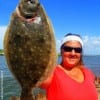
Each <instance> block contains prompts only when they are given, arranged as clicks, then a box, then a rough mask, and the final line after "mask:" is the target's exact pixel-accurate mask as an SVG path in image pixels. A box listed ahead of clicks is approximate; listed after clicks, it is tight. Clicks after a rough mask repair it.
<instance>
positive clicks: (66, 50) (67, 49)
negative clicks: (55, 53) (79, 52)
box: [63, 46, 73, 52]
mask: <svg viewBox="0 0 100 100" xmlns="http://www.w3.org/2000/svg"><path fill="white" fill-rule="evenodd" d="M63 49H64V51H65V52H71V51H72V49H73V48H71V47H68V46H64V47H63Z"/></svg>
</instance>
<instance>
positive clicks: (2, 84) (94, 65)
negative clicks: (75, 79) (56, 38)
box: [0, 56, 100, 100]
mask: <svg viewBox="0 0 100 100" xmlns="http://www.w3.org/2000/svg"><path fill="white" fill-rule="evenodd" d="M83 60H84V63H85V65H86V66H87V67H88V68H90V69H91V70H92V71H93V72H94V73H95V75H97V76H98V77H100V56H85V57H84V58H83ZM60 61H61V58H60V57H59V58H58V63H60ZM20 91H21V88H20V85H19V84H18V82H17V81H16V80H15V78H14V77H13V75H12V74H11V72H10V71H9V69H8V67H7V64H6V61H5V57H4V56H0V100H9V98H10V97H11V96H14V95H15V96H19V95H20ZM38 92H44V91H43V90H41V89H39V88H36V89H35V91H34V94H36V93H38Z"/></svg>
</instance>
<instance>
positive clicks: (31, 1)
mask: <svg viewBox="0 0 100 100" xmlns="http://www.w3.org/2000/svg"><path fill="white" fill-rule="evenodd" d="M39 6H40V3H39V2H38V0H21V2H20V4H19V7H18V8H19V11H20V14H21V16H23V17H24V18H26V19H28V18H33V17H35V16H36V14H37V11H38V9H39Z"/></svg>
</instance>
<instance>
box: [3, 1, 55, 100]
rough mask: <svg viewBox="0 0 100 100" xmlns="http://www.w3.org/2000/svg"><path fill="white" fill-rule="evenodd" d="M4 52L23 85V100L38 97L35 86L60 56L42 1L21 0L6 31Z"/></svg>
mask: <svg viewBox="0 0 100 100" xmlns="http://www.w3.org/2000/svg"><path fill="white" fill-rule="evenodd" d="M4 53H5V57H6V60H7V64H8V67H9V69H10V70H11V72H12V73H13V75H14V76H15V78H16V79H17V80H18V82H19V84H20V85H21V88H22V91H21V96H20V97H21V100H34V98H33V94H32V90H33V88H34V87H35V86H36V85H37V84H38V85H39V84H41V83H42V82H43V81H44V80H45V79H46V78H47V77H48V76H49V75H50V74H51V72H52V71H53V69H54V68H55V67H54V66H55V64H56V59H57V56H56V43H55V36H54V31H53V27H52V25H51V22H50V20H49V18H48V16H47V14H46V12H45V10H44V9H43V6H42V5H41V4H40V3H39V1H38V0H20V2H19V4H18V6H17V7H16V10H15V11H14V12H13V13H12V16H11V20H10V23H9V26H8V28H7V31H6V33H5V37H4Z"/></svg>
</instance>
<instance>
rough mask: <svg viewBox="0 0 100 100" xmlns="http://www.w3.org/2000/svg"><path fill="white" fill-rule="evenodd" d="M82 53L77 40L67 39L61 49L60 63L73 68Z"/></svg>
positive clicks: (78, 61)
mask: <svg viewBox="0 0 100 100" xmlns="http://www.w3.org/2000/svg"><path fill="white" fill-rule="evenodd" d="M81 54H82V48H81V44H80V43H79V42H77V41H69V42H66V43H65V44H64V46H63V47H62V49H61V55H62V64H63V66H64V67H68V68H73V67H75V66H77V65H78V64H79V63H80V59H81Z"/></svg>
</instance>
